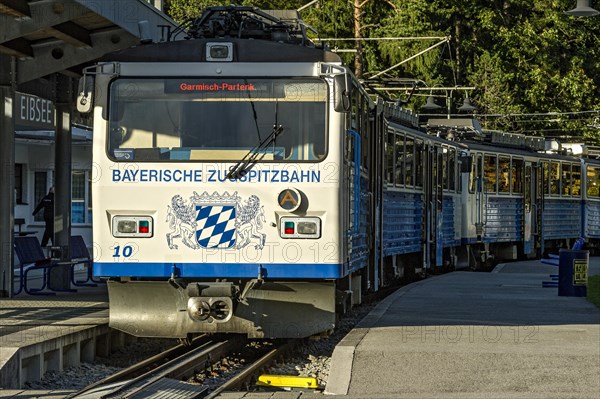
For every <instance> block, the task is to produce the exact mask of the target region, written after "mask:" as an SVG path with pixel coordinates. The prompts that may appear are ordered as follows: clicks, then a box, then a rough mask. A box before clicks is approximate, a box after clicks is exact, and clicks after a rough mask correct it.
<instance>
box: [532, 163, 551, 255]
mask: <svg viewBox="0 0 600 399" xmlns="http://www.w3.org/2000/svg"><path fill="white" fill-rule="evenodd" d="M542 165H546V167H545V168H544V167H543V166H542ZM547 165H548V163H547V162H544V163H541V162H538V163H537V164H532V168H533V169H532V177H533V181H532V184H531V186H532V192H531V196H532V197H533V204H534V209H533V215H532V216H533V221H532V223H531V233H532V235H533V241H534V246H535V248H534V250H535V251H536V252H537V255H538V256H541V254H542V253H543V252H544V240H543V234H542V232H543V225H542V215H543V213H544V194H545V190H546V186H547V185H548V170H547V168H548V166H547ZM544 169H546V170H544Z"/></svg>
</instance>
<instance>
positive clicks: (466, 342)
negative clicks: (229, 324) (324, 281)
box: [325, 258, 600, 399]
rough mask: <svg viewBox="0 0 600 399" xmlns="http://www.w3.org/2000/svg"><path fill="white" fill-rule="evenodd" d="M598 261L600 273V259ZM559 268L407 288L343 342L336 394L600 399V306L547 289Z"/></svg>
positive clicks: (336, 358) (524, 268)
mask: <svg viewBox="0 0 600 399" xmlns="http://www.w3.org/2000/svg"><path fill="white" fill-rule="evenodd" d="M590 263H591V265H590V274H598V272H599V271H600V259H598V258H592V259H591V260H590ZM551 273H557V267H555V266H550V265H544V264H542V263H541V262H540V261H531V262H515V263H510V264H505V265H499V267H498V269H497V270H496V272H494V273H473V272H454V273H450V274H446V275H442V276H438V277H430V278H427V279H426V280H423V281H420V282H417V283H414V284H411V285H409V286H406V287H403V288H402V289H400V290H398V291H397V292H396V293H394V294H392V295H391V296H390V297H388V298H386V299H385V300H384V301H383V302H381V303H380V304H379V305H378V306H377V307H376V308H375V309H374V310H373V312H371V314H369V315H368V316H367V317H366V318H365V319H363V320H362V321H361V323H360V324H359V325H358V326H357V327H356V328H355V329H354V330H353V331H352V332H350V333H349V334H348V335H347V336H346V337H345V338H344V339H343V340H342V342H340V344H339V345H338V346H337V347H336V348H335V350H334V353H333V358H332V366H331V372H330V377H329V381H328V384H327V387H326V391H325V392H326V394H338V395H347V396H348V397H352V398H367V397H368V398H478V399H479V398H597V397H600V309H598V308H597V307H595V306H594V305H592V304H591V303H589V302H587V300H586V299H585V298H580V297H564V296H561V297H559V296H558V292H557V291H558V290H557V288H542V281H543V280H548V274H551Z"/></svg>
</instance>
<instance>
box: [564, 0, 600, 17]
mask: <svg viewBox="0 0 600 399" xmlns="http://www.w3.org/2000/svg"><path fill="white" fill-rule="evenodd" d="M565 14H567V15H573V16H575V17H593V16H596V15H598V14H600V11H598V10H596V9H594V8H592V7H590V0H577V7H575V8H574V9H572V10H569V11H565Z"/></svg>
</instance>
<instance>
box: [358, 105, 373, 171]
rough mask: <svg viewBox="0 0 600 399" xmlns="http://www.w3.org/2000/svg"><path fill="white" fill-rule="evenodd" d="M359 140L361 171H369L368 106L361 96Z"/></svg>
mask: <svg viewBox="0 0 600 399" xmlns="http://www.w3.org/2000/svg"><path fill="white" fill-rule="evenodd" d="M359 111H360V118H359V119H360V125H359V126H360V138H361V145H362V148H361V149H360V150H361V166H362V167H363V169H365V170H368V169H369V140H370V139H371V137H370V134H369V129H368V126H367V123H368V120H369V118H368V112H369V106H368V103H367V101H366V99H365V98H364V97H363V96H362V95H361V96H360V107H359Z"/></svg>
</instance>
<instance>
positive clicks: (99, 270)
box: [94, 262, 343, 278]
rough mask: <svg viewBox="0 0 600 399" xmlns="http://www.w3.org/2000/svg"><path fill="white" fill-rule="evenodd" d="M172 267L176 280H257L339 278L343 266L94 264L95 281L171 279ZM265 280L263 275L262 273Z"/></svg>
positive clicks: (313, 264)
mask: <svg viewBox="0 0 600 399" xmlns="http://www.w3.org/2000/svg"><path fill="white" fill-rule="evenodd" d="M173 265H175V266H176V267H177V268H178V269H179V274H178V275H177V277H209V278H256V277H257V276H258V267H259V266H261V267H262V269H263V270H265V269H266V277H267V278H340V277H343V266H342V265H341V264H336V263H334V264H316V263H270V264H262V265H259V264H257V263H243V264H240V263H162V262H152V263H150V262H136V263H133V262H131V263H130V262H94V276H96V277H128V276H136V277H171V273H172V271H173ZM263 277H264V271H263Z"/></svg>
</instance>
